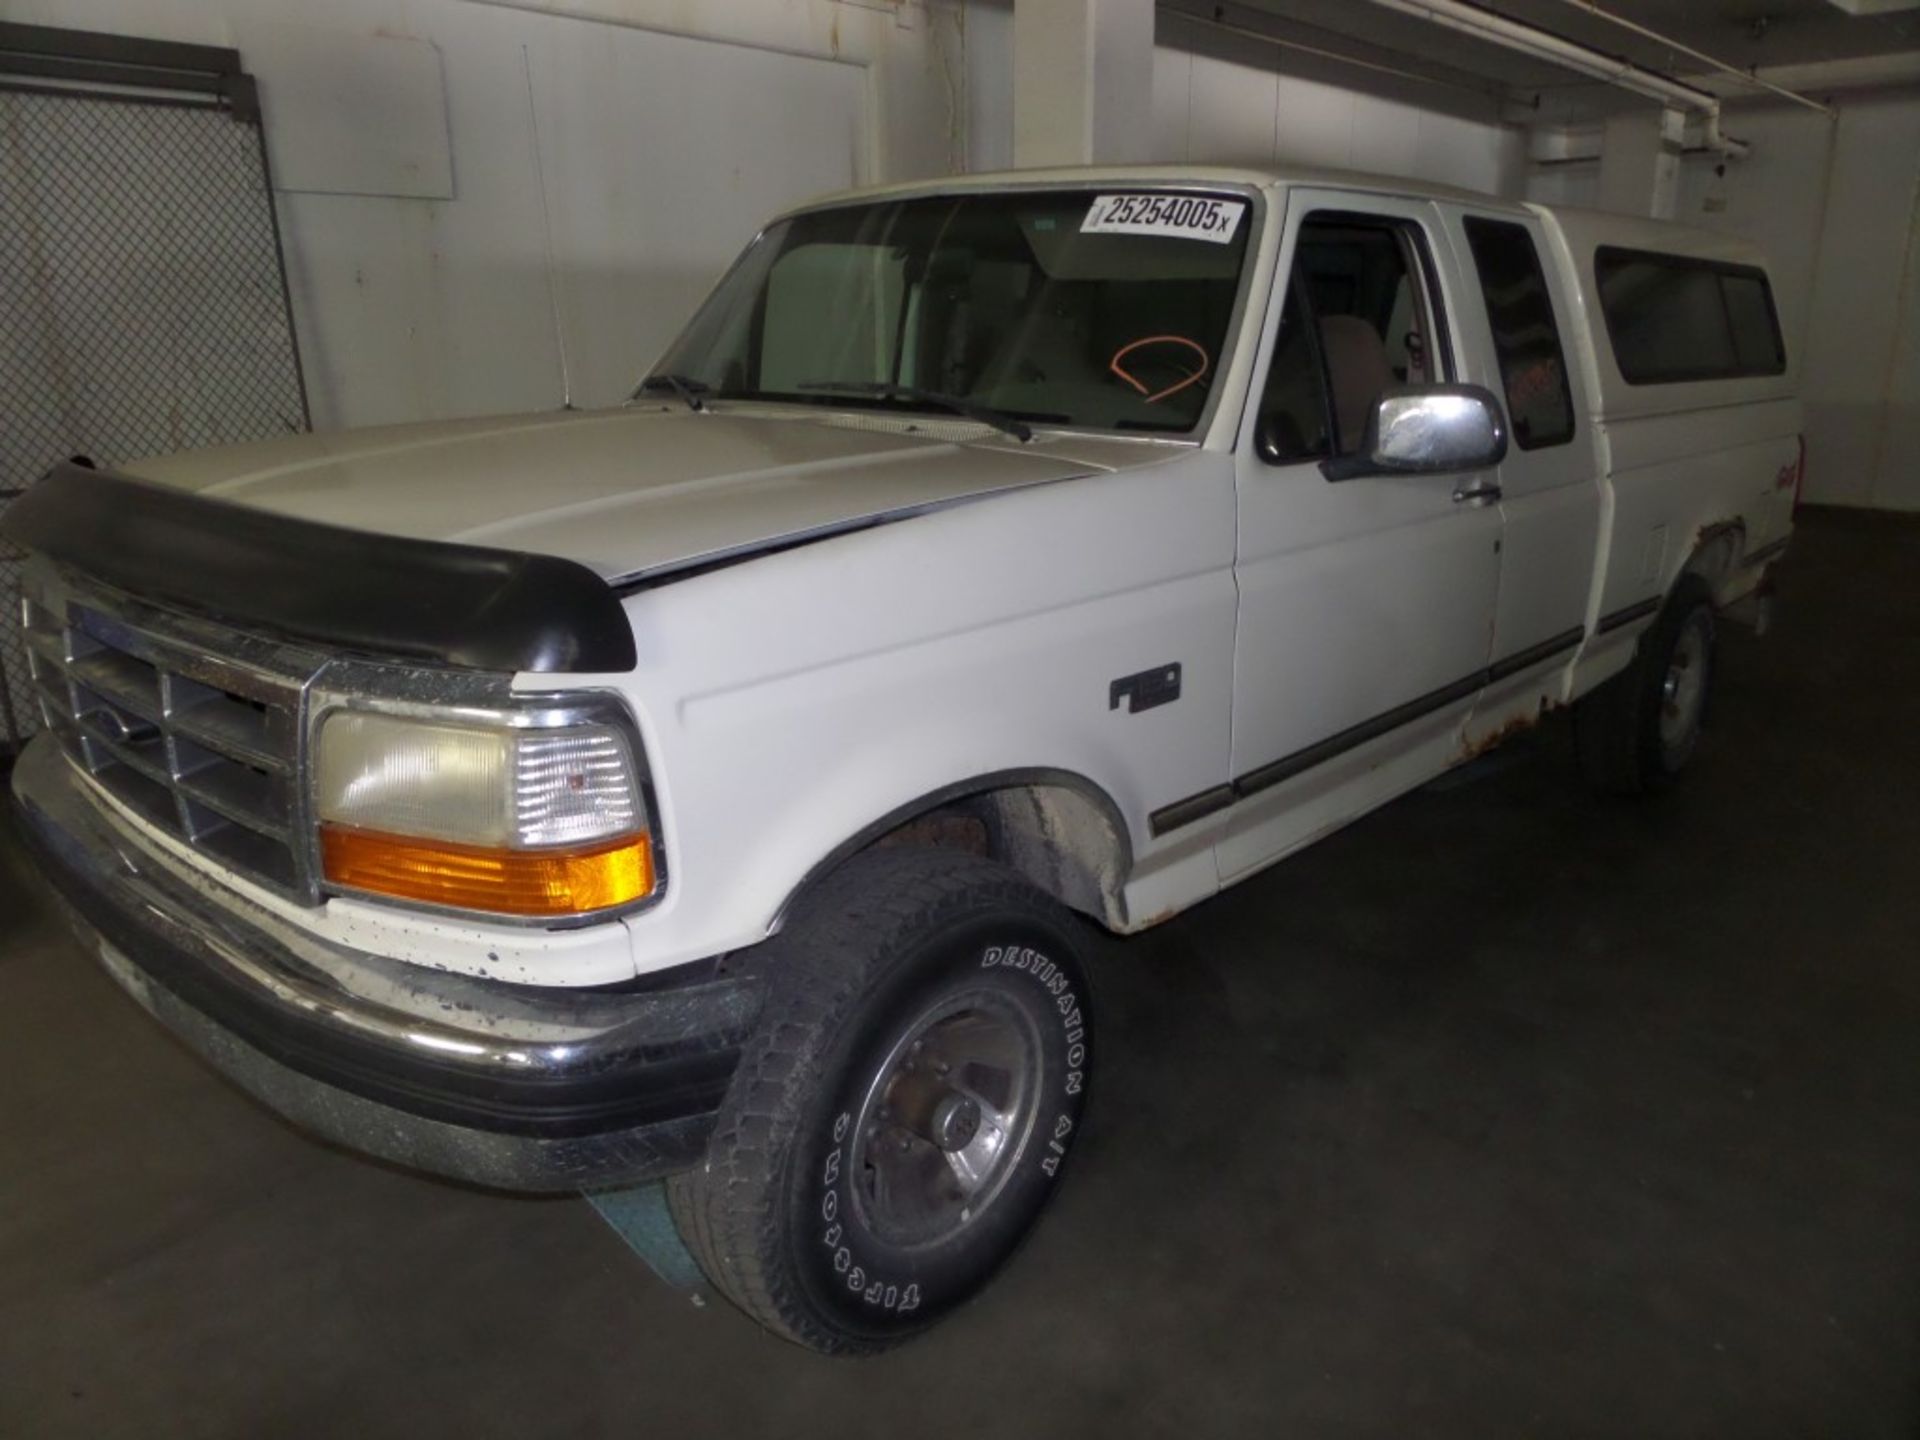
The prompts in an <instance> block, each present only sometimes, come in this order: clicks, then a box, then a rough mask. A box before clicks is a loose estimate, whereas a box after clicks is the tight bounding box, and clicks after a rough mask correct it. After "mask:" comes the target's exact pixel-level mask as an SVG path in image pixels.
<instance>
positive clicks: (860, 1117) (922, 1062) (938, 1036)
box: [848, 991, 1040, 1249]
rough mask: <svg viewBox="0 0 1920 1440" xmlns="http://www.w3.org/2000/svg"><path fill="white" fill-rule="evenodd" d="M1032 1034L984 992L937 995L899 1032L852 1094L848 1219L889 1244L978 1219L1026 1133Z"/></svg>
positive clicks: (921, 1239) (1033, 1068) (1035, 1050)
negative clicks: (855, 1096) (856, 1097)
mask: <svg viewBox="0 0 1920 1440" xmlns="http://www.w3.org/2000/svg"><path fill="white" fill-rule="evenodd" d="M1039 1094H1040V1038H1039V1033H1038V1030H1037V1028H1036V1027H1035V1025H1034V1022H1033V1020H1032V1018H1031V1017H1030V1016H1028V1015H1027V1014H1026V1012H1025V1011H1024V1010H1023V1009H1021V1007H1020V1006H1018V1005H1017V1004H1015V1003H1014V1002H1013V1001H1012V1000H1010V999H1009V998H1007V997H1006V996H1004V995H1001V994H998V993H995V992H992V991H973V992H968V993H966V994H961V995H953V996H948V997H945V998H943V999H942V1000H940V1001H939V1002H937V1003H936V1004H934V1005H933V1006H931V1007H929V1008H928V1009H927V1010H925V1011H923V1012H922V1013H921V1015H920V1016H919V1017H918V1018H917V1019H916V1020H914V1021H913V1022H912V1023H911V1024H909V1025H907V1026H905V1027H903V1029H902V1030H901V1031H900V1033H899V1035H898V1037H897V1038H896V1040H895V1042H894V1044H893V1045H892V1046H891V1047H890V1048H889V1049H888V1051H887V1053H886V1055H885V1056H884V1057H883V1058H882V1059H881V1061H880V1062H879V1064H878V1065H876V1066H875V1067H874V1068H873V1070H872V1072H871V1074H870V1076H869V1077H868V1079H867V1081H866V1084H865V1086H864V1087H863V1089H862V1092H861V1101H860V1105H859V1108H858V1111H857V1112H856V1114H855V1116H854V1124H853V1146H852V1152H851V1154H850V1155H849V1157H848V1158H849V1162H850V1166H849V1168H850V1172H851V1181H852V1185H851V1190H852V1200H853V1212H854V1216H855V1218H856V1219H857V1221H858V1222H859V1224H860V1225H861V1226H862V1228H863V1229H865V1230H866V1231H867V1232H868V1234H870V1235H871V1236H872V1237H873V1238H874V1239H875V1240H877V1241H879V1242H880V1243H882V1244H885V1245H888V1246H891V1247H894V1248H897V1249H916V1248H921V1247H925V1246H933V1245H939V1244H941V1243H943V1242H945V1241H947V1240H950V1239H952V1238H953V1237H954V1236H956V1235H958V1234H960V1233H961V1232H963V1231H965V1230H967V1229H968V1228H970V1227H972V1226H974V1225H977V1224H978V1222H979V1220H980V1218H981V1216H983V1215H984V1214H985V1213H986V1212H987V1211H988V1210H989V1209H991V1208H992V1206H993V1205H994V1203H995V1202H996V1201H997V1200H998V1199H999V1198H1000V1197H1001V1195H1002V1194H1003V1193H1004V1192H1005V1190H1006V1185H1007V1181H1008V1179H1009V1177H1010V1176H1011V1175H1012V1173H1013V1170H1014V1168H1015V1166H1016V1165H1017V1163H1018V1160H1019V1157H1020V1155H1021V1154H1022V1152H1023V1151H1024V1150H1025V1148H1026V1141H1027V1138H1028V1136H1029V1135H1030V1134H1031V1133H1032V1130H1033V1119H1034V1113H1035V1111H1036V1110H1037V1108H1038V1105H1039Z"/></svg>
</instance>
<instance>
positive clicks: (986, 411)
mask: <svg viewBox="0 0 1920 1440" xmlns="http://www.w3.org/2000/svg"><path fill="white" fill-rule="evenodd" d="M796 388H798V389H801V390H825V391H834V390H838V391H839V392H841V393H842V394H845V395H871V396H873V397H874V398H876V399H879V400H905V401H906V402H907V403H908V404H910V405H937V406H939V407H940V408H941V409H942V410H951V411H952V412H953V413H954V414H956V415H963V416H965V417H966V418H967V419H969V420H978V421H979V422H980V423H981V424H982V425H991V426H993V428H994V429H996V430H1000V431H1004V432H1005V433H1006V434H1008V435H1011V436H1013V438H1014V439H1016V440H1031V439H1032V438H1033V427H1032V426H1031V425H1029V424H1027V422H1026V421H1024V420H1021V419H1018V418H1016V417H1015V416H1012V415H1009V414H1008V413H1007V412H1006V411H1004V410H996V409H994V408H993V407H992V406H991V405H982V404H980V403H979V402H978V401H975V400H968V399H967V398H965V397H964V396H961V395H942V394H941V393H940V392H939V391H938V390H922V389H920V388H919V386H917V385H895V384H894V383H893V382H892V381H890V380H803V381H801V382H800V384H799V386H798V387H796Z"/></svg>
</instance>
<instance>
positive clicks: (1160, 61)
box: [1151, 44, 1521, 193]
mask: <svg viewBox="0 0 1920 1440" xmlns="http://www.w3.org/2000/svg"><path fill="white" fill-rule="evenodd" d="M1265 54H1266V52H1265V51H1264V50H1263V49H1261V48H1260V47H1255V46H1249V47H1248V55H1247V58H1244V59H1227V58H1223V57H1221V56H1217V55H1211V54H1207V53H1203V52H1197V51H1194V50H1189V49H1187V48H1185V47H1183V46H1179V45H1171V44H1162V45H1159V46H1157V47H1156V48H1155V51H1154V65H1153V137H1154V138H1153V153H1152V156H1151V158H1153V159H1156V160H1171V161H1189V162H1193V163H1197V164H1210V163H1217V164H1247V165H1271V164H1276V163H1278V164H1287V163H1293V164H1298V165H1307V166H1315V167H1332V168H1336V169H1343V170H1365V171H1373V172H1375V173H1378V174H1382V175H1401V176H1409V177H1419V178H1423V179H1433V180H1440V181H1444V182H1447V183H1449V184H1455V185H1463V186H1466V187H1468V188H1470V189H1476V190H1488V191H1493V192H1495V193H1511V192H1512V191H1513V189H1514V188H1515V187H1516V186H1517V185H1518V183H1519V161H1520V155H1521V148H1520V147H1521V142H1520V136H1519V132H1518V131H1516V130H1513V129H1511V128H1509V127H1506V126H1502V125H1496V124H1492V123H1489V122H1487V121H1483V120H1473V119H1467V118H1463V117H1459V116H1455V115H1449V114H1446V113H1444V112H1442V111H1437V110H1430V109H1427V108H1425V107H1423V106H1420V105H1416V104H1413V103H1411V102H1409V101H1405V100H1395V99H1388V98H1385V97H1382V96H1378V95H1372V94H1367V93H1364V92H1362V91H1358V90H1349V89H1346V88H1344V87H1342V86H1339V85H1335V84H1330V83H1328V82H1327V81H1324V80H1318V79H1311V78H1308V77H1306V76H1300V75H1287V74H1281V73H1279V72H1277V71H1275V70H1273V69H1271V68H1269V67H1268V66H1266V65H1262V64H1256V63H1253V57H1256V56H1263V55H1265Z"/></svg>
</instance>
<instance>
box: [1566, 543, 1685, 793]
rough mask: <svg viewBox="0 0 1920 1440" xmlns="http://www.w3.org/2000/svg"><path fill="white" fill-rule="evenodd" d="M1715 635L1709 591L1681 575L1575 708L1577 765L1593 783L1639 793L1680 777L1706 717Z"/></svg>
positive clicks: (1606, 788)
mask: <svg viewBox="0 0 1920 1440" xmlns="http://www.w3.org/2000/svg"><path fill="white" fill-rule="evenodd" d="M1714 642H1715V631H1714V619H1713V592H1712V591H1711V590H1710V589H1709V588H1708V587H1707V583H1706V582H1705V581H1704V580H1702V579H1700V577H1698V576H1697V575H1687V576H1683V577H1682V578H1681V580H1680V583H1679V584H1678V585H1676V586H1675V587H1674V590H1673V594H1672V595H1670V596H1669V597H1668V599H1667V603H1666V605H1665V606H1664V607H1662V609H1661V611H1660V616H1659V618H1658V619H1657V620H1655V621H1654V623H1653V625H1652V626H1651V627H1650V628H1649V629H1648V630H1647V633H1646V634H1645V635H1643V636H1641V637H1640V648H1639V650H1638V652H1637V653H1636V654H1635V656H1634V658H1633V663H1632V664H1631V665H1629V666H1628V667H1627V668H1626V669H1625V670H1623V671H1621V672H1620V674H1618V675H1616V676H1615V677H1614V678H1613V679H1611V680H1609V681H1608V682H1607V683H1606V684H1605V685H1602V686H1601V687H1600V688H1599V689H1598V690H1596V691H1594V692H1593V693H1592V694H1591V695H1589V696H1587V697H1586V698H1585V699H1583V700H1582V701H1581V702H1580V704H1579V707H1578V709H1576V711H1575V712H1574V734H1575V738H1576V740H1577V742H1578V746H1579V751H1580V761H1581V765H1582V768H1583V769H1585V771H1586V773H1587V778H1588V779H1589V780H1590V781H1591V782H1592V783H1593V784H1594V785H1595V787H1596V788H1598V789H1600V790H1601V791H1603V792H1606V793H1608V794H1613V795H1639V794H1645V793H1647V792H1649V791H1656V790H1661V789H1664V788H1666V787H1667V786H1668V785H1670V784H1672V783H1673V782H1674V780H1676V779H1677V778H1678V777H1679V775H1680V772H1681V771H1682V770H1683V769H1685V768H1686V765H1687V762H1688V761H1689V760H1691V759H1692V758H1693V753H1694V751H1695V750H1696V749H1697V748H1698V747H1699V744H1700V731H1701V727H1702V726H1703V725H1704V724H1705V721H1706V715H1707V699H1708V695H1709V692H1710V690H1711V687H1712V684H1713V670H1714Z"/></svg>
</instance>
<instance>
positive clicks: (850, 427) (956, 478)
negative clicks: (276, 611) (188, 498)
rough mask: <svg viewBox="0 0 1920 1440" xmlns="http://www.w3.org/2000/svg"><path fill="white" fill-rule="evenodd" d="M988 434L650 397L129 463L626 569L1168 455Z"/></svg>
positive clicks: (243, 491) (203, 489)
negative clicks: (645, 402)
mask: <svg viewBox="0 0 1920 1440" xmlns="http://www.w3.org/2000/svg"><path fill="white" fill-rule="evenodd" d="M925 428H926V429H929V430H933V431H936V432H938V431H943V430H944V431H948V432H950V433H958V434H964V435H968V436H973V437H977V436H978V435H979V434H980V433H981V432H980V431H979V430H978V427H974V426H971V425H965V426H960V427H955V426H953V425H951V424H947V423H945V422H942V421H935V420H930V421H928V422H926V427H925ZM986 433H987V434H989V435H990V437H991V438H989V439H986V440H981V439H978V438H970V439H966V440H959V441H955V440H943V439H935V438H931V437H930V436H928V435H927V434H914V433H902V431H901V429H900V427H898V426H895V425H893V424H892V423H891V417H889V421H888V422H886V423H885V426H884V428H882V427H881V426H880V425H876V424H875V423H873V422H872V421H871V420H868V419H862V418H859V417H849V416H844V415H843V416H839V417H835V416H834V415H831V414H824V413H823V414H822V415H820V416H818V417H815V416H810V415H800V416H797V417H796V416H795V415H794V414H792V413H791V412H768V411H746V412H731V411H720V412H715V411H707V412H704V413H700V414H695V413H693V412H691V411H687V410H684V409H677V410H663V409H656V408H654V407H652V406H645V407H639V406H636V407H628V408H623V409H617V410H604V411H585V412H561V413H557V414H555V413H549V414H544V415H529V416H516V417H508V418H492V419H483V420H464V421H454V422H440V423H433V424H423V425H404V426H391V427H386V428H382V429H373V430H349V431H338V432H334V433H331V434H317V435H298V436H291V437H288V438H285V439H280V440H270V441H264V442H259V443H255V444H249V445H235V446H227V447H223V448H221V449H217V450H202V451H192V452H187V453H184V454H179V455H169V456H166V457H163V458H160V459H154V460H146V461H140V462H136V463H134V464H132V465H126V466H121V467H118V468H120V469H121V471H122V473H125V474H129V475H134V476H137V477H140V478H142V479H147V480H153V481H157V482H159V483H162V484H167V485H173V486H178V487H180V488H182V489H186V490H190V491H194V492H196V493H198V494H201V495H204V496H207V497H210V498H216V499H220V500H226V501H230V502H234V503H238V504H241V505H247V506H251V507H254V508H257V509H260V510H266V511H271V512H273V513H276V514H280V515H287V516H292V517H294V518H297V519H303V520H315V521H320V522H323V523H326V524H329V525H341V526H346V527H348V528H350V529H356V530H367V531H374V532H378V533H382V534H388V535H400V536H407V537H411V538H415V539H426V540H444V541H459V542H463V543H467V544H474V545H488V546H495V547H498V548H502V549H511V550H523V551H529V552H533V553H536V554H545V555H557V556H560V557H562V558H564V559H568V560H574V561H577V562H579V563H580V564H583V565H585V566H587V567H588V568H589V569H591V570H594V571H595V572H597V573H598V574H600V575H601V576H602V577H603V578H605V579H607V580H610V581H617V580H623V579H632V578H636V577H638V576H642V575H645V574H648V573H650V572H657V571H661V570H666V569H674V568H678V567H679V566H681V565H684V564H688V563H693V562H696V561H699V560H703V559H709V558H715V557H720V556H726V555H732V554H738V553H743V552H750V551H752V550H754V549H757V548H761V547H764V546H767V545H770V544H775V543H779V542H782V541H786V540H791V539H794V538H800V537H807V536H812V535H817V534H824V533H831V532H833V531H835V530H840V529H846V528H850V527H853V526H856V525H859V524H863V523H867V522H870V521H873V520H877V519H882V518H887V517H892V516H898V515H903V514H914V513H918V512H920V511H922V510H926V509H929V508H932V507H936V506H942V505H948V504H952V503H955V502H957V501H962V500H966V499H970V498H973V497H976V496H980V495H985V494H989V493H992V492H995V491H1000V490H1006V489H1012V488H1017V487H1023V486H1028V485H1035V484H1044V483H1047V482H1049V481H1054V480H1064V479H1069V478H1072V477H1075V476H1080V475H1087V474H1092V473H1096V472H1100V471H1107V470H1112V469H1114V468H1117V467H1118V466H1119V465H1122V464H1131V463H1141V462H1144V461H1148V460H1154V459H1162V458H1165V456H1166V453H1167V447H1165V446H1162V445H1156V444H1140V443H1136V442H1130V441H1102V440H1099V439H1088V438H1085V437H1056V438H1051V439H1042V440H1038V441H1035V442H1033V443H1031V444H1027V445H1021V444H1018V443H1017V442H1014V441H1012V440H1011V439H1006V440H1005V443H1001V442H1002V440H1003V438H1004V437H1001V436H999V435H998V434H997V433H993V432H986Z"/></svg>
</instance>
